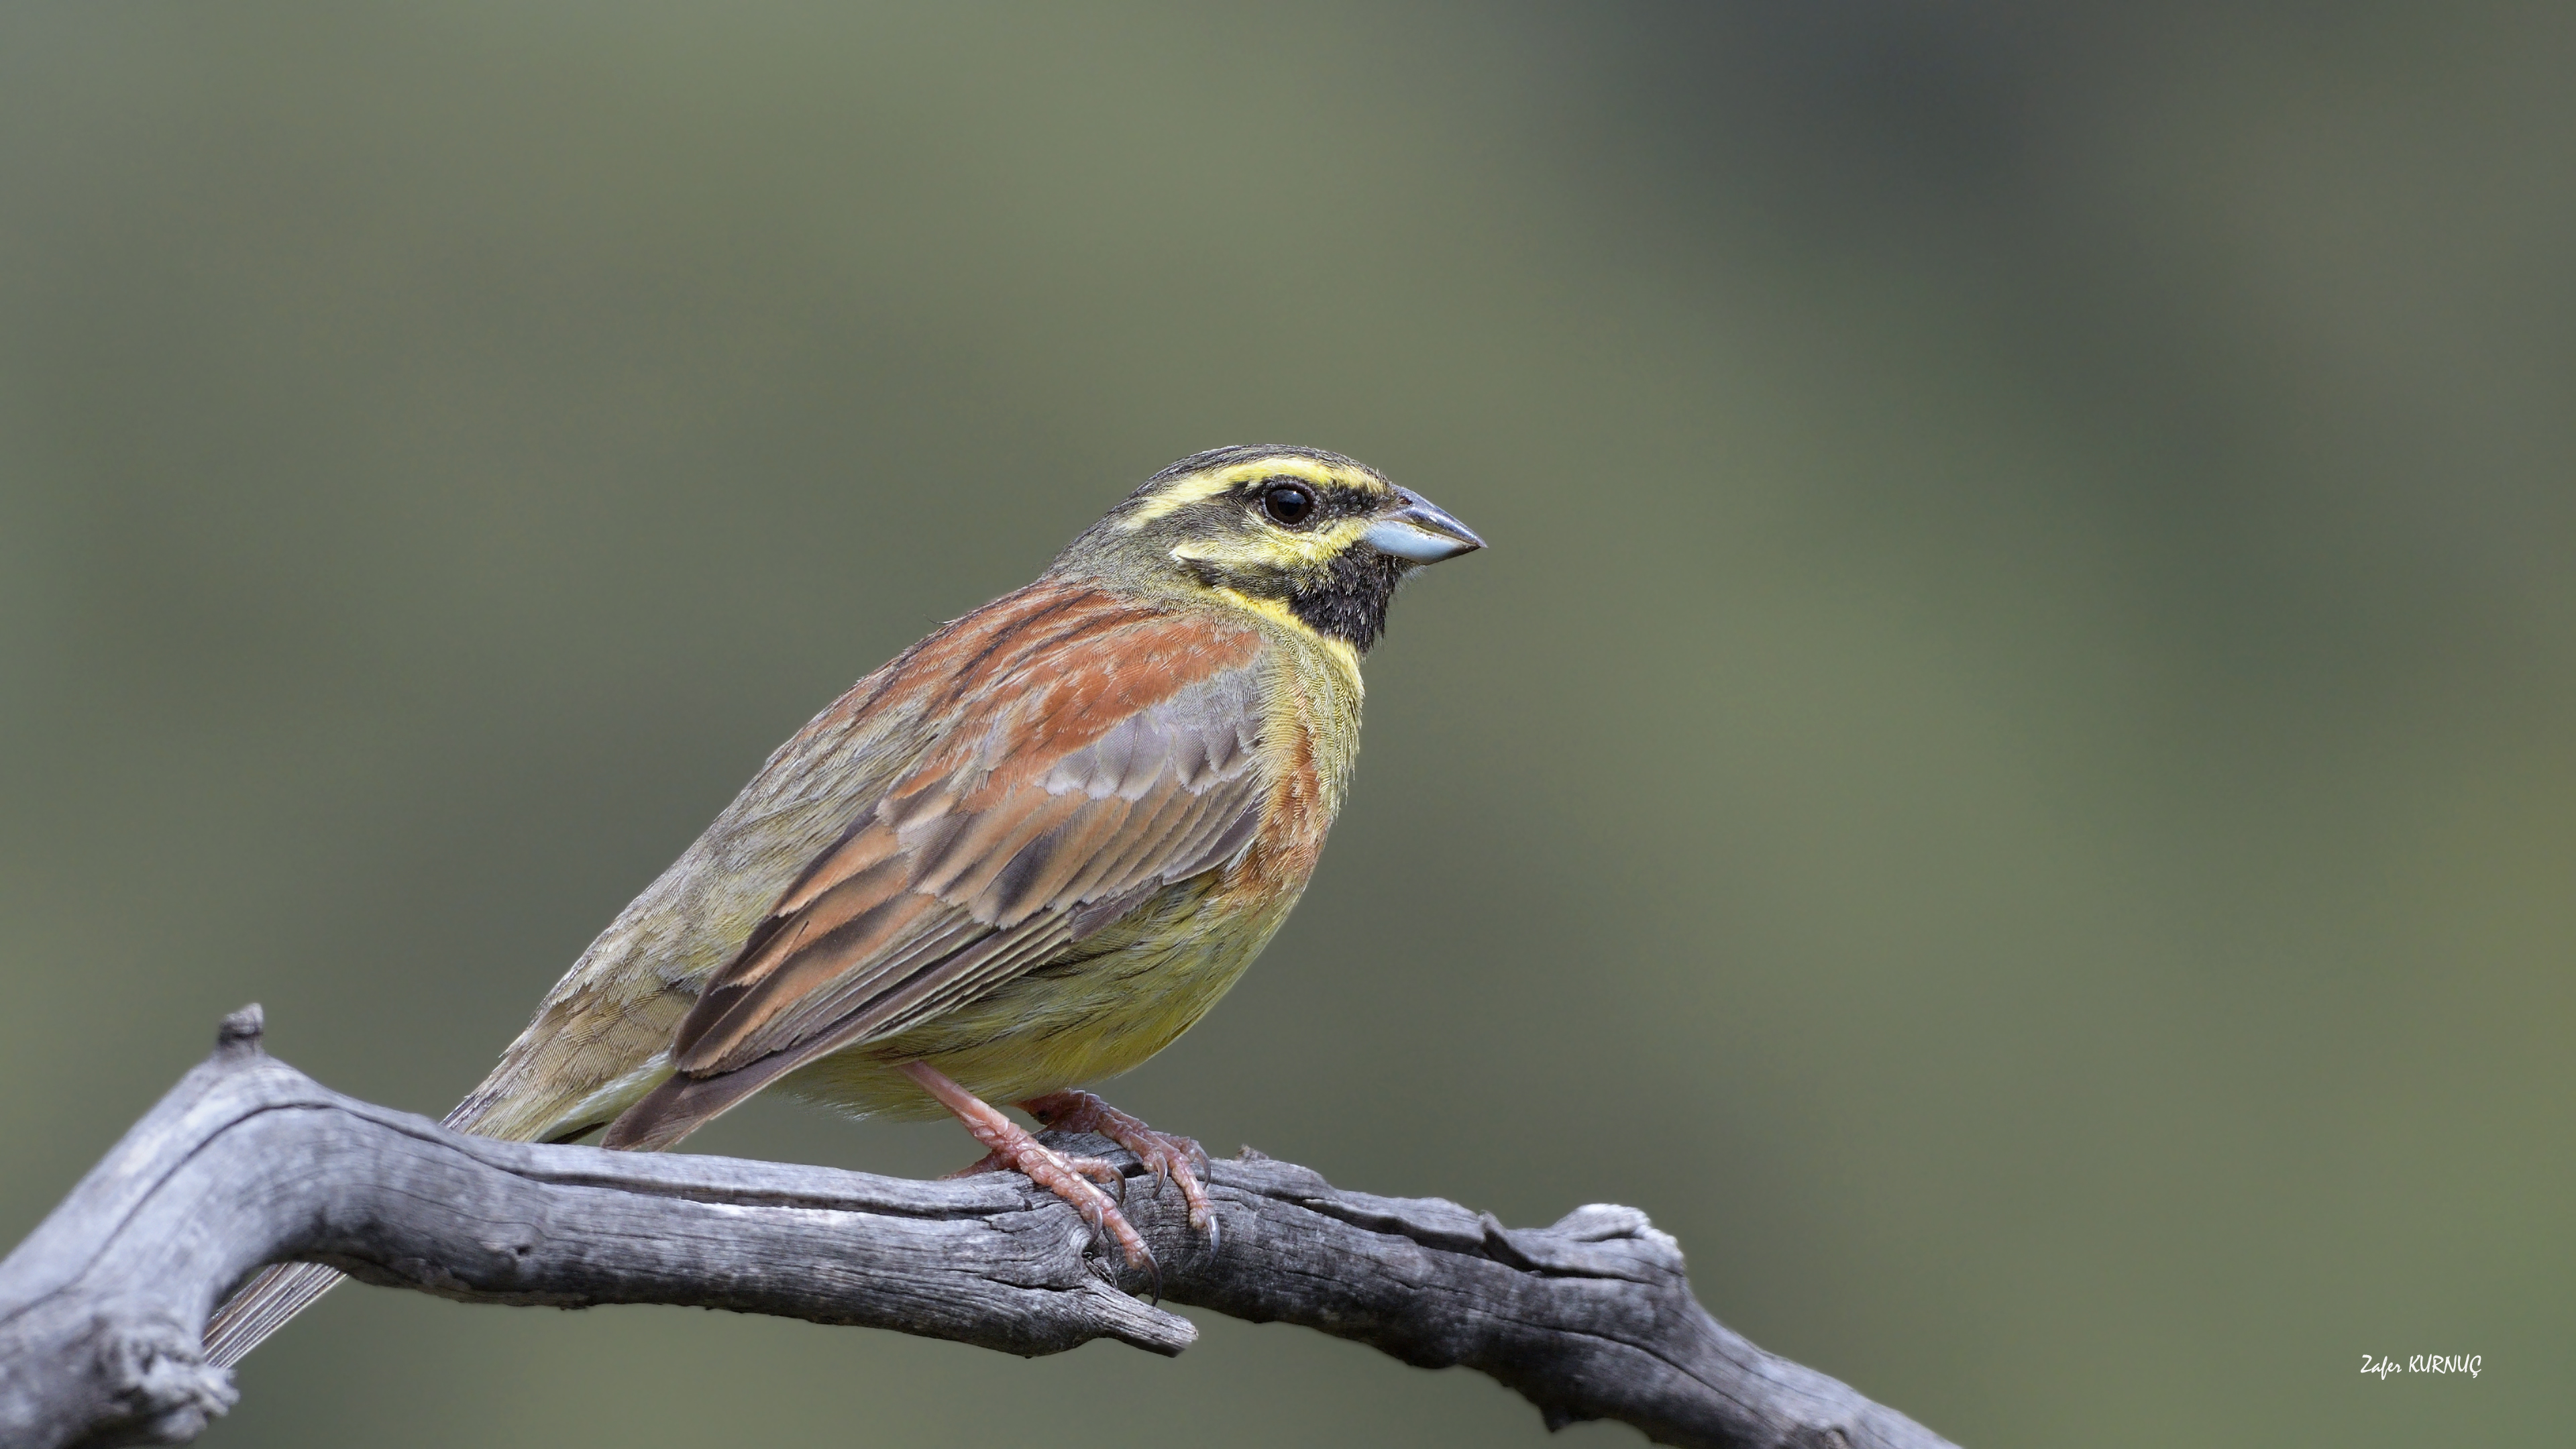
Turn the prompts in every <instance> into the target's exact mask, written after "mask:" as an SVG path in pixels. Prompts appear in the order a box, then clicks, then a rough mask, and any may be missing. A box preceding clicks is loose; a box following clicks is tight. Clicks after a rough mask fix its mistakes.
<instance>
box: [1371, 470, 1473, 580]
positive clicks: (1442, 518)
mask: <svg viewBox="0 0 2576 1449" xmlns="http://www.w3.org/2000/svg"><path fill="white" fill-rule="evenodd" d="M1395 492H1396V497H1397V498H1398V499H1399V500H1401V502H1400V505H1399V506H1398V507H1397V508H1396V510H1395V511H1394V512H1392V513H1387V514H1382V515H1380V516H1379V518H1378V520H1377V521H1376V522H1375V523H1372V524H1370V525H1369V526H1368V532H1366V533H1363V534H1361V535H1360V542H1362V543H1365V544H1367V545H1368V546H1369V547H1371V548H1373V549H1376V550H1377V551H1378V552H1380V553H1383V554H1392V555H1393V556H1395V557H1397V558H1400V559H1406V560H1410V561H1411V562H1413V563H1418V564H1429V563H1438V562H1440V561H1441V560H1442V559H1444V558H1456V557H1457V556H1458V555H1460V554H1462V553H1467V552H1469V551H1471V550H1474V549H1480V548H1483V547H1484V546H1485V541H1484V540H1483V539H1481V538H1478V537H1477V536H1476V531H1475V530H1474V529H1471V528H1469V527H1468V526H1467V525H1465V524H1463V523H1460V522H1459V521H1458V520H1456V519H1454V518H1452V517H1450V516H1449V514H1448V512H1447V511H1446V510H1445V509H1442V508H1440V507H1439V506H1438V505H1436V504H1434V503H1432V502H1431V501H1430V500H1428V499H1426V498H1424V497H1423V496H1422V495H1421V494H1419V493H1415V492H1412V491H1411V490H1409V489H1403V488H1399V489H1397V490H1395Z"/></svg>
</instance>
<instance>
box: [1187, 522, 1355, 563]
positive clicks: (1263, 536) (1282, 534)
mask: <svg viewBox="0 0 2576 1449" xmlns="http://www.w3.org/2000/svg"><path fill="white" fill-rule="evenodd" d="M1368 529H1369V523H1368V520H1367V519H1365V518H1345V519H1343V520H1342V521H1341V522H1339V523H1336V524H1334V525H1333V526H1332V527H1330V528H1318V529H1315V530H1313V531H1311V532H1306V533H1293V532H1290V531H1289V530H1287V529H1284V528H1282V529H1263V530H1262V531H1261V532H1259V533H1255V534H1248V535H1242V536H1238V537H1233V538H1194V539H1191V540H1189V541H1188V542H1186V543H1183V544H1181V545H1179V546H1178V547H1176V548H1174V549H1173V550H1172V557H1174V558H1176V559H1179V560H1181V561H1182V562H1184V563H1203V564H1215V565H1217V566H1218V567H1220V568H1224V567H1233V568H1245V567H1259V568H1275V569H1288V570H1294V569H1301V568H1321V567H1323V566H1324V565H1325V564H1327V563H1329V562H1331V561H1332V559H1333V557H1334V556H1335V555H1336V554H1339V553H1340V552H1341V551H1342V550H1344V549H1346V548H1349V547H1350V546H1351V545H1352V544H1355V543H1357V542H1359V540H1360V535H1361V534H1363V533H1366V532H1368Z"/></svg>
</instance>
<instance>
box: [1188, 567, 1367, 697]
mask: <svg viewBox="0 0 2576 1449" xmlns="http://www.w3.org/2000/svg"><path fill="white" fill-rule="evenodd" d="M1215 593H1216V594H1217V596H1218V597H1219V598H1222V599H1224V600H1225V601H1226V602H1227V603H1229V604H1232V605H1234V606H1235V607H1236V608H1238V609H1243V610H1245V611H1247V612H1250V613H1254V614H1259V615H1260V616H1261V617H1263V618H1265V619H1268V620H1270V621H1271V622H1272V623H1274V624H1279V625H1282V626H1284V627H1286V628H1290V629H1294V630H1296V631H1297V632H1298V633H1299V634H1301V635H1303V636H1304V637H1305V638H1307V639H1309V640H1311V641H1313V642H1314V643H1317V644H1321V645H1323V646H1324V653H1325V655H1326V656H1327V657H1329V658H1330V659H1331V660H1332V661H1333V663H1334V665H1335V666H1336V667H1337V668H1339V669H1340V670H1341V672H1342V674H1343V675H1344V677H1345V678H1346V679H1347V681H1348V682H1349V684H1350V687H1351V688H1352V689H1353V690H1357V689H1358V688H1359V687H1360V651H1359V650H1357V649H1355V648H1352V647H1351V641H1349V640H1348V639H1336V638H1334V637H1333V636H1332V635H1330V634H1327V633H1324V632H1323V631H1321V630H1319V629H1317V628H1316V627H1315V626H1314V625H1312V624H1309V623H1307V622H1306V621H1305V620H1303V619H1300V618H1298V617H1297V614H1296V611H1295V610H1293V609H1291V608H1289V607H1288V606H1287V605H1286V604H1283V603H1281V602H1279V601H1278V600H1277V599H1264V598H1258V597H1255V596H1254V595H1251V594H1246V593H1242V592H1239V591H1237V590H1234V589H1225V588H1220V589H1217V590H1215Z"/></svg>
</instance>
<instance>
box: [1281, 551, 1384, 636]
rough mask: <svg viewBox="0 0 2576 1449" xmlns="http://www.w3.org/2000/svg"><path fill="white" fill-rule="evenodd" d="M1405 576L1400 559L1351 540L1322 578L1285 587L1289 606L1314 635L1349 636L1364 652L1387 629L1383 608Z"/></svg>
mask: <svg viewBox="0 0 2576 1449" xmlns="http://www.w3.org/2000/svg"><path fill="white" fill-rule="evenodd" d="M1403 579H1404V561H1403V560H1401V559H1397V558H1392V557H1389V556H1388V555H1386V554H1382V553H1380V552H1378V551H1377V550H1376V549H1373V548H1370V547H1368V546H1367V545H1366V544H1353V545H1352V546H1351V547H1349V548H1346V549H1344V550H1342V551H1341V552H1340V553H1337V554H1335V555H1333V562H1332V564H1331V565H1330V566H1329V567H1328V568H1327V569H1326V570H1325V572H1324V576H1323V577H1322V578H1321V579H1317V580H1314V581H1311V582H1306V583H1301V584H1300V585H1298V586H1297V587H1296V588H1293V589H1291V590H1289V592H1288V609H1289V612H1291V613H1293V614H1295V615H1296V616H1297V617H1298V618H1300V619H1303V620H1305V621H1306V624H1307V626H1308V627H1309V628H1312V629H1314V630H1315V631H1316V632H1317V633H1321V634H1328V635H1331V636H1332V637H1333V638H1336V639H1347V640H1349V641H1350V644H1351V647H1352V648H1354V649H1357V650H1359V651H1360V652H1361V653H1362V654H1366V653H1367V652H1368V651H1369V646H1371V645H1373V644H1375V643H1377V641H1378V637H1379V636H1380V635H1382V634H1384V633H1385V632H1386V606H1387V605H1388V604H1390V603H1392V602H1394V600H1395V586H1396V585H1397V584H1398V583H1401V582H1403Z"/></svg>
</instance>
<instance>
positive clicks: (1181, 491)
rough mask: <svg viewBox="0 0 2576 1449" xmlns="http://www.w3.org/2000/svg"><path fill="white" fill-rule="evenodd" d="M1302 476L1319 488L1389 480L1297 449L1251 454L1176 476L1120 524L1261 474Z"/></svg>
mask: <svg viewBox="0 0 2576 1449" xmlns="http://www.w3.org/2000/svg"><path fill="white" fill-rule="evenodd" d="M1278 477H1289V478H1302V479H1304V480H1306V481H1307V482H1309V483H1312V484H1314V485H1315V486H1316V487H1318V488H1366V489H1370V490H1372V491H1377V492H1383V491H1385V489H1386V480H1385V479H1382V478H1380V477H1378V476H1377V475H1376V474H1374V473H1368V472H1360V471H1353V470H1351V469H1346V468H1335V467H1333V466H1332V465H1331V464H1329V463H1326V462H1324V461H1323V460H1321V459H1319V458H1308V457H1304V456H1302V455H1299V454H1296V453H1279V454H1275V455H1271V456H1267V457H1260V458H1247V459H1245V460H1244V461H1242V462H1240V463H1229V464H1227V465H1226V466H1224V467H1222V468H1212V469H1210V470H1208V471H1207V472H1204V473H1192V474H1189V475H1187V476H1185V477H1180V478H1175V479H1173V480H1172V481H1171V482H1169V483H1166V484H1164V485H1163V486H1162V487H1161V488H1158V489H1156V490H1155V491H1154V492H1153V493H1151V494H1149V495H1147V496H1146V497H1143V498H1139V499H1137V500H1136V501H1135V502H1133V503H1130V504H1129V505H1127V516H1126V518H1125V519H1124V520H1123V521H1122V522H1121V523H1120V525H1119V526H1120V527H1121V528H1123V529H1125V530H1126V531H1128V532H1130V533H1133V532H1134V531H1135V530H1137V529H1139V528H1141V527H1143V526H1144V525H1146V524H1148V523H1151V522H1153V521H1154V520H1155V519H1157V518H1162V517H1165V516H1167V515H1169V514H1172V513H1175V512H1178V511H1179V510H1181V509H1184V508H1187V507H1189V506H1190V505H1191V504H1193V503H1200V502H1204V501H1206V500H1207V499H1210V498H1214V497H1215V496H1217V495H1218V494H1220V493H1223V492H1224V491H1226V490H1227V489H1229V488H1232V487H1235V486H1236V485H1238V484H1243V483H1249V482H1252V481H1253V480H1254V479H1257V478H1278Z"/></svg>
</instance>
